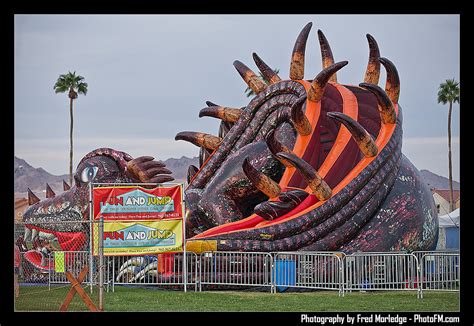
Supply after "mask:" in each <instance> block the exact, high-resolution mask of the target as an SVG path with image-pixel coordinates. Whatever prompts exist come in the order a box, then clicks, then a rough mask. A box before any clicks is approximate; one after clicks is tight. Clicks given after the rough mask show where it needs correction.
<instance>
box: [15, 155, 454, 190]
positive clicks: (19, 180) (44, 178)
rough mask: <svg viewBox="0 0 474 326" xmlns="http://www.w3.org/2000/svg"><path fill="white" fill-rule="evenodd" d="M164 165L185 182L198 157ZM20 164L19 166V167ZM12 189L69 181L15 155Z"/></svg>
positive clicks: (443, 185) (439, 182)
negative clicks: (189, 169) (191, 165)
mask: <svg viewBox="0 0 474 326" xmlns="http://www.w3.org/2000/svg"><path fill="white" fill-rule="evenodd" d="M164 163H165V164H166V167H167V168H168V169H170V170H171V171H172V172H173V177H174V178H175V180H176V181H178V182H186V176H187V173H188V166H189V165H190V164H193V165H195V166H199V158H198V157H193V158H189V157H186V156H182V157H181V158H169V159H167V160H165V161H164ZM20 166H21V167H20ZM14 168H15V170H14V171H15V172H14V174H15V176H14V191H15V195H16V196H18V197H23V196H26V192H27V188H28V187H29V188H30V189H31V190H33V192H35V194H36V195H37V196H38V197H40V198H41V199H43V198H45V195H46V183H48V184H49V185H50V186H51V188H52V189H53V190H54V192H55V193H56V194H59V193H61V192H63V184H62V182H63V180H65V181H66V182H69V181H68V180H69V176H68V175H67V174H63V175H59V176H58V175H53V174H51V173H49V172H47V171H46V170H44V169H43V168H41V167H39V168H35V167H33V166H31V165H30V164H29V163H28V162H26V161H25V160H23V159H21V158H18V157H16V156H15V162H14ZM420 172H421V175H422V177H423V179H424V181H425V182H426V184H427V185H428V187H430V188H436V189H449V179H448V178H445V177H442V176H440V175H437V174H435V173H433V172H430V171H428V170H420ZM459 187H460V184H459V182H456V181H453V189H459Z"/></svg>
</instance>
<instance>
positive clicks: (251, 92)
mask: <svg viewBox="0 0 474 326" xmlns="http://www.w3.org/2000/svg"><path fill="white" fill-rule="evenodd" d="M273 71H274V72H275V74H278V73H279V72H280V70H279V69H274V70H273ZM258 75H259V76H260V78H261V79H263V81H264V82H265V83H266V84H267V85H268V84H270V82H269V81H268V80H267V79H266V78H265V77H263V75H262V73H261V72H260V71H259V72H258ZM245 94H247V97H250V96H253V95H255V93H254V91H253V90H252V89H251V88H250V87H247V89H246V90H245Z"/></svg>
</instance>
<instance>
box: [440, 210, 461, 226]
mask: <svg viewBox="0 0 474 326" xmlns="http://www.w3.org/2000/svg"><path fill="white" fill-rule="evenodd" d="M438 218H439V227H440V228H450V227H459V226H460V225H459V208H456V209H455V210H454V211H452V212H451V213H448V214H446V215H441V216H439V217H438Z"/></svg>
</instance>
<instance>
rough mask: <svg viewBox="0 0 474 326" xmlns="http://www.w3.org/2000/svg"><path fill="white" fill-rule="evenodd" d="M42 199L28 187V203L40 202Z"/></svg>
mask: <svg viewBox="0 0 474 326" xmlns="http://www.w3.org/2000/svg"><path fill="white" fill-rule="evenodd" d="M39 201H40V199H39V198H38V196H36V195H35V194H34V193H33V191H31V189H30V188H28V205H30V206H31V205H34V204H36V203H38V202H39Z"/></svg>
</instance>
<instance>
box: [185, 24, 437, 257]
mask: <svg viewBox="0 0 474 326" xmlns="http://www.w3.org/2000/svg"><path fill="white" fill-rule="evenodd" d="M311 26H312V24H311V23H309V24H307V25H306V26H305V27H304V28H303V30H302V31H301V33H300V34H299V36H298V38H297V40H296V43H295V46H294V49H293V53H292V56H291V64H290V74H289V75H290V79H289V80H282V79H281V78H280V77H279V76H278V75H277V74H276V73H275V72H274V70H272V69H271V68H270V67H269V66H268V65H267V64H266V63H265V62H263V60H262V59H261V58H260V57H259V56H258V55H257V54H255V53H254V54H253V58H254V61H255V64H256V65H257V67H258V68H259V70H260V72H261V74H262V76H264V78H265V79H266V81H268V85H267V83H265V82H264V81H262V80H261V79H260V78H258V77H257V76H256V74H255V73H254V72H253V71H252V70H250V69H249V68H248V67H247V66H245V65H244V64H243V63H241V62H240V61H235V62H234V66H235V68H236V69H237V71H238V72H239V74H240V75H241V76H242V78H243V79H244V81H245V82H246V83H247V85H248V86H249V87H250V88H251V89H252V90H253V92H254V93H256V94H257V95H256V96H255V97H254V98H253V99H252V100H251V101H250V103H249V104H248V105H247V106H246V107H244V108H243V109H237V108H227V107H222V106H219V105H215V104H213V103H211V102H208V103H207V104H208V107H207V108H204V109H203V110H201V111H200V113H199V116H200V117H202V116H211V117H215V118H219V119H221V120H222V123H221V127H220V131H219V137H215V136H212V135H208V134H203V133H196V132H180V133H178V134H177V135H176V139H177V140H187V141H190V142H192V143H194V144H196V145H198V146H200V147H201V166H200V167H199V168H197V167H191V168H190V169H189V186H188V188H187V190H186V199H187V208H188V220H187V221H188V225H187V231H188V236H189V237H192V239H191V240H190V241H189V242H188V247H189V249H190V250H195V251H201V250H221V251H222V250H223V251H228V250H244V251H281V250H308V251H314V250H317V251H319V250H342V251H345V252H354V251H387V250H403V249H405V250H419V249H432V248H434V247H435V245H436V239H437V230H438V225H437V223H438V222H437V213H436V209H435V206H434V201H433V198H432V195H431V192H430V191H429V190H428V189H427V187H426V186H425V185H424V183H423V181H422V180H421V178H420V174H419V172H418V170H417V169H416V168H415V167H414V166H413V165H412V164H411V163H410V162H409V161H408V159H407V158H406V157H405V156H404V155H403V154H402V152H401V150H402V109H401V107H400V105H399V104H398V98H399V93H400V80H399V76H398V73H397V69H396V68H395V65H394V64H393V63H392V62H391V61H390V60H388V59H386V58H383V57H380V54H379V49H378V45H377V42H376V41H375V39H374V38H373V37H372V36H370V35H367V39H368V41H369V48H370V51H369V63H368V66H367V70H366V73H365V77H364V82H363V83H361V84H359V85H354V86H352V85H343V84H340V83H338V81H337V77H336V72H337V71H338V70H340V69H341V68H343V67H344V66H346V65H347V63H348V62H347V61H342V62H337V63H335V62H334V59H333V55H332V52H331V48H330V46H329V43H328V41H327V39H326V37H325V36H324V34H323V33H322V32H321V31H318V38H319V43H320V45H321V55H322V66H323V67H322V71H321V72H320V73H319V74H317V75H316V77H314V79H310V80H307V79H305V69H304V63H305V47H306V41H307V39H308V35H309V32H310V29H311ZM381 65H383V66H384V67H385V70H386V73H387V74H386V75H387V81H386V83H385V90H384V89H382V88H380V87H379V86H378V85H377V84H378V83H379V76H380V67H381Z"/></svg>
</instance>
